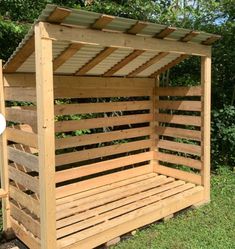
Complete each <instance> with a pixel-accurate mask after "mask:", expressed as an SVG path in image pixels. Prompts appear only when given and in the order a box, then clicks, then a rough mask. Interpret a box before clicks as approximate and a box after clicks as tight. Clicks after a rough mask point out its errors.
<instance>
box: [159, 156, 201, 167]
mask: <svg viewBox="0 0 235 249" xmlns="http://www.w3.org/2000/svg"><path fill="white" fill-rule="evenodd" d="M156 157H157V159H158V160H159V161H164V162H168V163H172V164H175V165H184V166H187V167H190V168H193V169H201V167H202V162H201V161H199V160H195V159H191V158H188V157H182V156H177V155H172V154H168V153H162V152H157V154H156Z"/></svg>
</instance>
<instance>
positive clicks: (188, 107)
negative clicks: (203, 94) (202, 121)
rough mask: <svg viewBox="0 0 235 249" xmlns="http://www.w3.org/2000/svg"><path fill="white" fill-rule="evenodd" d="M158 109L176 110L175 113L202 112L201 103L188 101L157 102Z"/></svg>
mask: <svg viewBox="0 0 235 249" xmlns="http://www.w3.org/2000/svg"><path fill="white" fill-rule="evenodd" d="M156 105H157V107H158V108H159V109H167V110H177V111H179V110H180V111H194V112H200V111H202V103H201V101H195V100H192V101H189V100H158V101H157V103H156Z"/></svg>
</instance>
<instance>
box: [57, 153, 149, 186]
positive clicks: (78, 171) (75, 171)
mask: <svg viewBox="0 0 235 249" xmlns="http://www.w3.org/2000/svg"><path fill="white" fill-rule="evenodd" d="M151 159H152V152H144V153H139V154H137V155H131V156H126V157H121V158H116V159H111V160H107V161H103V162H99V163H93V164H90V165H87V166H81V167H77V168H72V169H67V170H62V171H59V172H57V173H56V182H57V183H58V182H63V181H67V180H71V179H76V178H79V177H83V176H87V175H92V174H95V173H99V172H104V171H108V170H112V169H117V168H120V167H124V166H128V165H132V164H136V163H140V162H144V161H148V160H151Z"/></svg>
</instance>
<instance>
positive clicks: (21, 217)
mask: <svg viewBox="0 0 235 249" xmlns="http://www.w3.org/2000/svg"><path fill="white" fill-rule="evenodd" d="M10 207H11V216H13V218H14V219H15V220H17V221H18V222H20V223H21V224H22V225H23V226H24V227H25V228H26V229H27V230H28V231H30V232H31V233H32V234H33V235H34V236H35V237H38V238H40V223H39V222H38V221H37V220H35V219H34V218H32V217H31V216H30V215H28V214H27V213H25V212H24V211H23V210H21V209H20V208H19V207H17V206H16V205H15V204H13V203H12V202H10Z"/></svg>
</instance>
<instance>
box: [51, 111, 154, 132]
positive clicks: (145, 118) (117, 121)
mask: <svg viewBox="0 0 235 249" xmlns="http://www.w3.org/2000/svg"><path fill="white" fill-rule="evenodd" d="M152 118H153V117H152V115H151V114H138V115H125V116H120V117H108V118H93V119H82V120H71V121H59V122H56V123H55V131H56V132H69V131H75V130H82V129H92V128H100V127H109V126H110V127H113V126H118V125H127V124H128V125H129V124H138V123H148V122H151V121H152Z"/></svg>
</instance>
